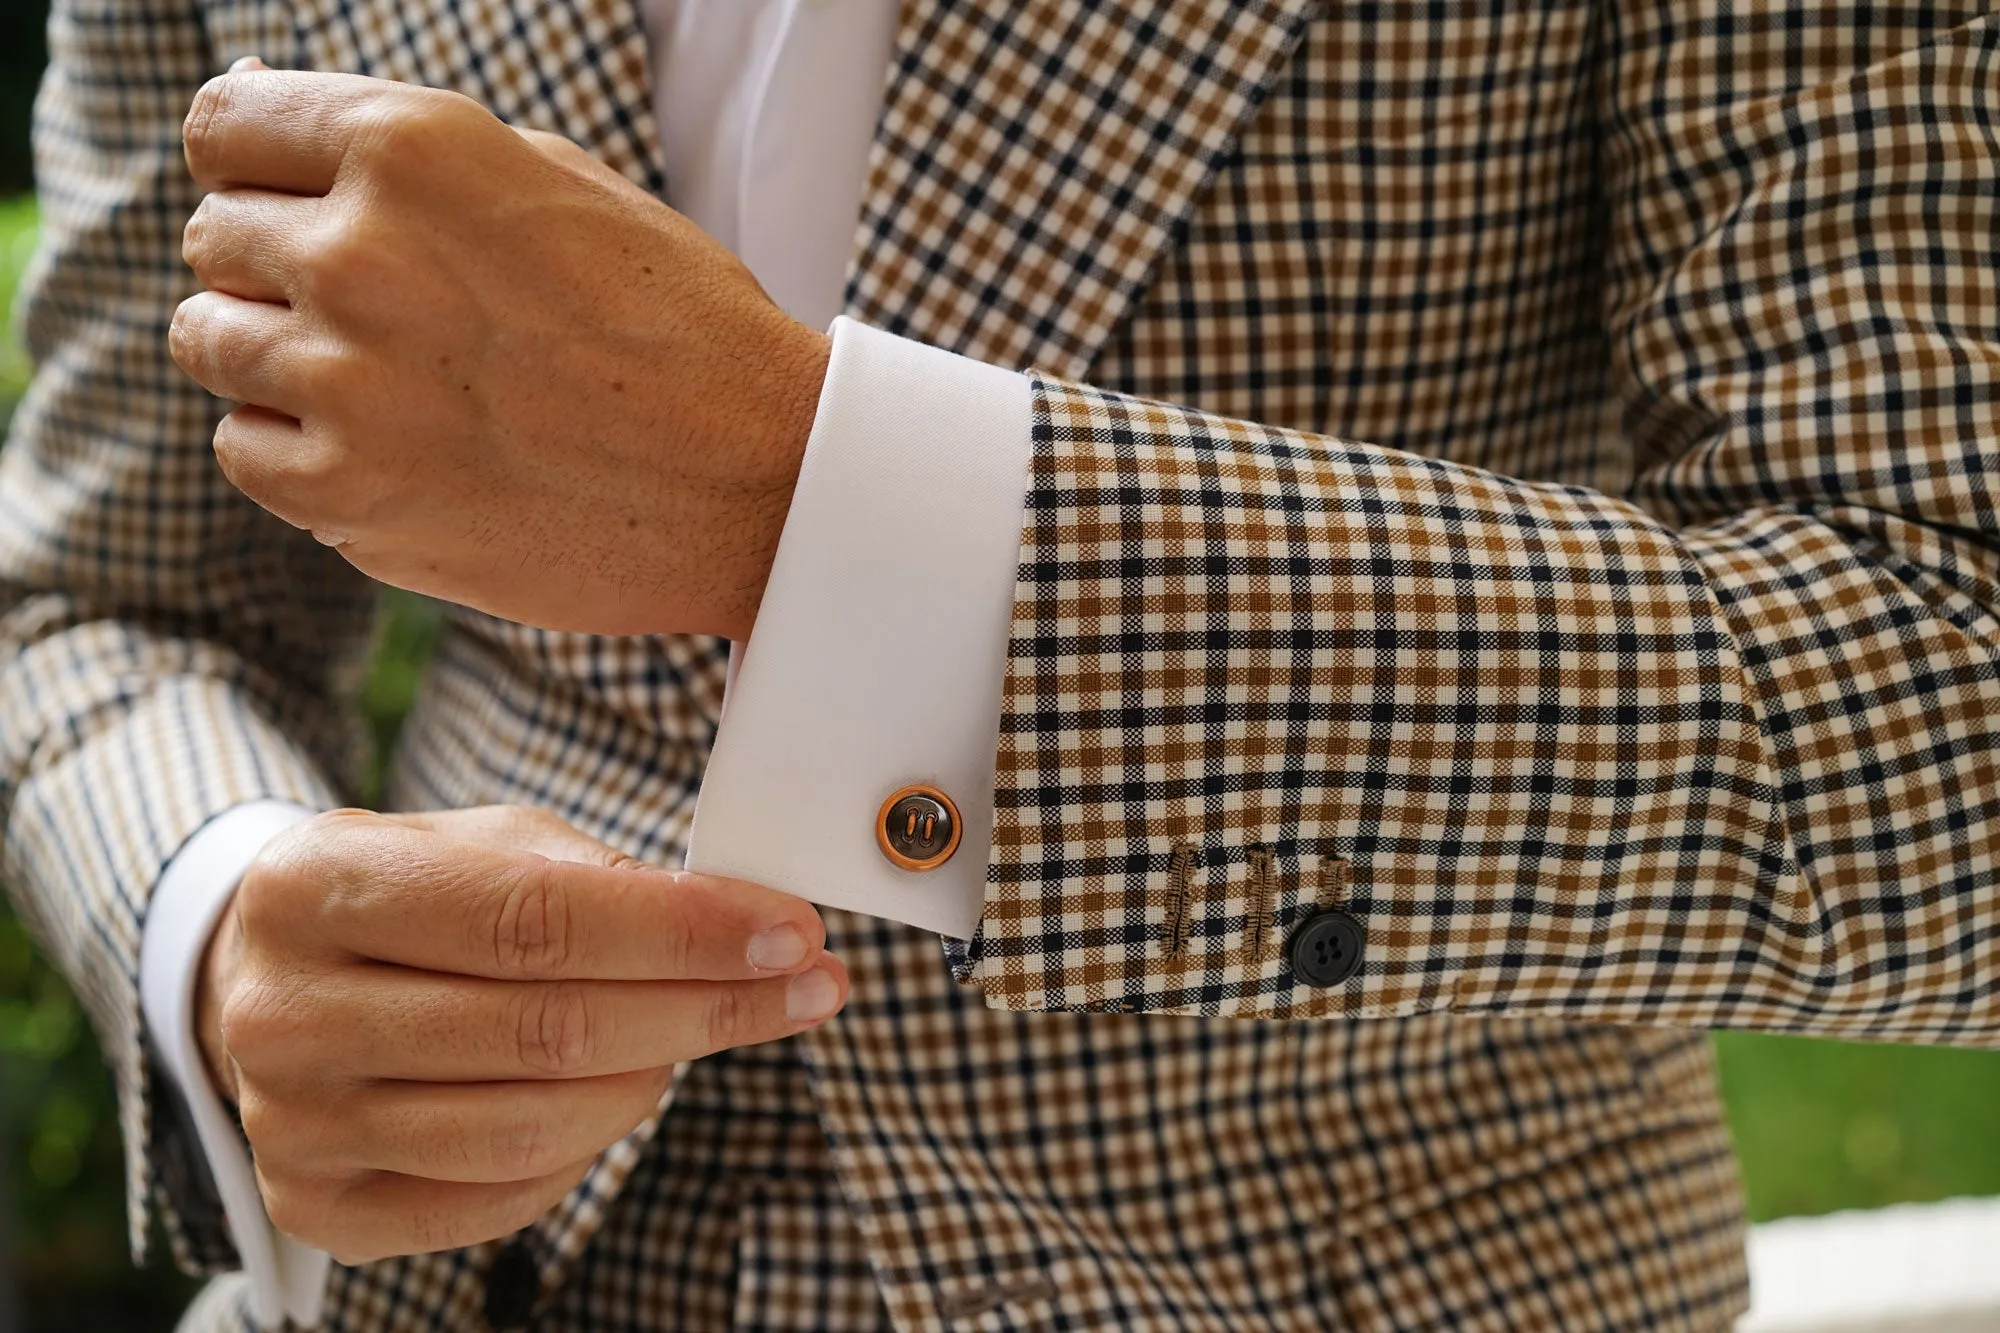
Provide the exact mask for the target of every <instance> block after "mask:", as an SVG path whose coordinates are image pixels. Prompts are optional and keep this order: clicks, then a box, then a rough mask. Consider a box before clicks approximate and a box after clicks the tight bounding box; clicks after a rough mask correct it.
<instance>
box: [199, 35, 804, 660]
mask: <svg viewBox="0 0 2000 1333" xmlns="http://www.w3.org/2000/svg"><path fill="white" fill-rule="evenodd" d="M185 137H186V151H187V161H188V166H189V168H190V170H191V171H192V172H193V174H194V177H195V179H196V181H197V182H198V183H199V184H200V185H201V186H202V187H203V188H204V189H206V190H207V191H209V194H208V197H207V198H206V199H205V200H204V201H203V203H202V204H201V206H200V208H199V210H198V211H197V212H196V213H195V215H194V217H193V219H192V220H191V221H190V222H189V223H188V226H187V232H186V237H185V242H184V253H185V255H186V258H187V262H188V263H189V265H190V266H191V267H192V268H193V269H194V271H195V274H196V275H197V276H198V277H199V278H200V279H201V281H202V283H203V284H204V285H205V286H206V287H207V288H208V290H207V291H206V292H203V293H201V294H200V295H197V296H195V297H194V298H192V299H191V300H189V301H187V302H186V303H185V304H184V305H182V306H181V308H180V310H179V312H178V313H177V315H176V317H175V319H174V323H173V328H172V332H171V336H170V345H171V347H172V350H173V354H174V356H175V358H176V359H177V360H178V361H179V362H180V364H181V365H182V367H183V368H184V369H186V371H187V372H188V373H189V374H190V375H192V376H193V377H194V378H195V379H196V380H198V381H199V382H200V383H201V384H203V385H204V386H205V387H207V388H208V389H209V390H210V391H212V392H213V393H215V394H217V395H218V396H220V397H222V398H225V399H228V400H231V401H233V402H237V403H241V404H244V406H242V407H241V408H239V409H238V410H236V411H235V412H233V413H232V414H231V415H230V416H229V417H228V418H227V419H226V420H225V421H224V422H223V423H222V425H221V428H220V429H219V430H218V431H217V432H216V435H215V453H216V457H217V459H218V460H219V461H220V462H221V465H222V468H223V471H224V472H225V473H226V474H227V475H228V477H229V479H230V480H231V481H232V482H234V483H235V484H236V485H237V486H238V487H240V488H241V489H242V490H243V491H245V492H246V493H247V494H249V495H250V497H251V498H252V499H254V500H256V501H257V502H258V503H259V504H261V505H263V506H264V507H265V508H267V509H269V510H270V511H271V512H273V513H274V514H277V515H278V516H279V517H280V518H282V519H284V520H286V521H287V522H289V523H292V524H294V525H296V526H298V527H301V528H306V529H309V530H311V531H312V532H313V533H314V534H315V535H316V536H317V537H319V539H320V540H322V541H324V542H326V543H327V544H329V545H332V546H335V547H336V548H337V549H338V550H339V551H340V552H341V554H343V555H344V556H346V557H347V559H348V560H350V561H351V562H353V563H354V564H355V565H356V566H358V567H359V568H361V569H362V570H363V571H365V572H367V573H368V574H370V575H372V576H374V577H375V578H378V579H380V580H382V581H384V582H387V583H392V584H396V585H398V586H400V587H404V588H409V589H413V590H415V591H417V592H422V593H428V594H431V595H434V596H438V597H442V598H445V599H447V600H449V601H454V602H459V603H463V604H466V605H469V606H474V607H478V608H480V609H482V610H486V611H490V612H492V613H494V614H496V615H499V616H503V617H506V618H508V619H511V620H516V621H521V622H524V623H527V624H532V625H537V626H541V627H543V628H547V629H560V630H578V631H584V632H589V633H600V634H635V633H653V632H678V633H707V634H720V635H725V636H728V637H731V638H738V639H741V638H746V637H748V635H749V632H750V628H751V626H752V624H753V623H754V621H755V619H756V613H757V606H758V603H759V602H760V601H761V600H762V597H763V589H764V584H765V582H766V580H767V579H768V577H769V574H770V568H771V560H772V557H773V555H774V554H775V552H776V549H777V544H778V536H779V534H780V533H781V532H782V530H783V528H784V521H785V515H786V513H787V511H788V510H789V508H790V505H791V496H792V491H793V488H794V486H795V483H796V481H797V477H798V470H799V462H800V459H801V457H802V456H803V454H804V451H805V444H806V437H807V435H808V434H809V433H810V431H811V428H812V421H813V417H814V415H815V413H816V411H817V408H818V402H819V392H820V386H821V383H822V382H823V380H824V379H825V375H826V365H827V358H828V355H829V347H830V344H829V340H828V339H827V338H826V337H825V335H823V334H821V333H819V332H818V331H816V330H813V329H809V328H807V327H806V326H805V325H802V324H799V323H797V322H796V321H794V320H792V319H790V318H789V317H788V316H786V315H785V314H784V313H783V312H782V311H780V310H779V309H778V307H777V306H776V305H774V304H773V303H772V302H771V300H770V298H769V297H767V296H766V295H765V294H764V292H763V290H762V289H761V288H760V287H759V286H758V285H757V282H756V280H755V279H754V278H753V277H751V275H750V273H749V271H748V270H747V269H745V268H744V267H743V266H742V265H741V264H740V263H738V262H737V260H736V259H735V258H734V257H733V256H731V255H730V254H729V253H728V252H727V251H726V250H724V249H723V248H722V246H721V245H719V244H718V243H717V242H715V241H714V240H713V239H711V238H710V237H709V236H707V235H706V234H705V233H703V232H702V231H701V230H700V229H699V228H697V227H696V226H695V225H694V224H693V223H691V222H689V221H687V220H686V219H685V218H683V217H681V216H680V215H679V214H677V213H675V212H674V211H673V210H671V209H669V208H668V207H666V206H665V205H664V204H662V203H660V202H659V201H657V200H655V199H654V198H652V197H651V196H650V195H648V194H646V193H645V192H644V191H643V190H641V189H639V188H638V187H637V186H634V185H632V184H631V183H630V182H628V181H626V180H625V179H624V178H623V177H621V176H619V175H618V174H617V173H615V172H613V171H612V170H611V169H610V168H608V167H605V166H603V165H602V164H600V163H598V162H597V161H595V160H594V159H592V158H591V157H590V156H589V155H588V154H587V153H585V152H584V151H583V150H582V149H581V148H579V147H577V146H576V145H575V144H572V143H570V142H569V141H568V140H566V139H561V138H558V137H556V136H554V135H548V134H539V133H532V132H525V131H516V130H513V129H510V128H509V127H508V126H506V125H504V124H502V123H501V122H500V121H499V120H497V119H495V118H494V117H493V116H492V115H491V114H490V113H489V112H487V111H486V110H485V109H484V108H482V107H481V106H479V105H478V104H477V103H476V102H473V101H472V100H470V99H468V98H465V97H461V96H459V95H457V94H455V93H448V92H440V91H437V90H433V89H425V88H416V87H411V86H408V85H404V84H399V83H390V82H385V81H382V80H376V79H366V78H361V77H358V76H353V75H339V74H312V73H295V72H286V71H275V70H269V69H265V68H263V67H262V66H261V65H260V64H258V62H255V61H246V62H239V64H238V66H237V67H236V69H235V70H233V71H232V72H231V73H229V74H226V75H223V76H222V77H220V78H218V79H215V80H213V81H211V82H210V83H209V84H208V85H207V86H206V87H204V88H203V89H202V90H201V92H200V94H199V96H198V97H197V98H196V99H195V102H194V106H193V109H192V110H191V111H190V113H189V115H188V119H187V124H186V130H185Z"/></svg>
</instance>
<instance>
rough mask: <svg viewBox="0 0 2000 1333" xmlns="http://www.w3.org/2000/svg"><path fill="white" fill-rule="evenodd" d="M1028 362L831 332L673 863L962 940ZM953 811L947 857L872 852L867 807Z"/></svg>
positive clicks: (981, 845) (1012, 547) (992, 729)
mask: <svg viewBox="0 0 2000 1333" xmlns="http://www.w3.org/2000/svg"><path fill="white" fill-rule="evenodd" d="M1031 427H1032V397H1031V393H1030V386H1029V381H1028V379H1027V377H1026V376H1023V375H1019V374H1015V373H1014V372H1011V371H1005V370H999V369H996V368H994V367H992V366H987V365H983V364H981V363H979V362H976V361H972V360H969V359H967V358H965V357H961V356H956V355H954V354H952V353H950V352H944V351H940V350H938V349H936V348H933V347H927V346H925V345H923V344H921V343H917V342H913V341H910V340H908V339H904V338H898V337H895V336H893V335H891V334H886V333H882V332H879V331H877V330H874V329H870V328H868V327H866V326H864V325H861V324H857V323H855V322H853V321H851V320H847V319H841V320H837V321H835V323H834V326H833V357H832V361H831V363H830V365H829V368H828V372H827V378H826V385H825V388H824V389H823V390H822V392H821V396H820V402H819V412H818V416H817V417H816V419H815V420H814V423H813V430H812V437H811V440H810V442H809V443H808V444H807V447H806V454H805V459H804V463H803V465H802V467H801V470H800V475H799V483H798V488H797V491H796V492H795V494H794V496H793V500H792V508H791V512H790V515H789V516H788V518H787V520H786V523H785V530H784V534H783V536H782V538H781V540H780V542H779V546H778V553H777V557H776V560H775V561H774V563H773V565H772V569H771V579H770V583H769V585H768V587H767V588H766V591H765V594H764V600H763V604H762V607H761V609H760V610H759V613H758V617H757V626H756V629H755V631H754V633H753V635H752V638H751V640H750V642H749V643H748V644H747V645H741V646H739V649H738V652H737V654H736V659H735V661H734V662H733V663H732V669H731V683H730V688H729V692H728V698H727V701H726V707H725V710H724V713H723V717H722V722H721V728H720V731H719V733H718V735H717V737H716V742H715V749H714V753H713V756H712V757H711V758H710V760H709V765H708V771H707V775H706V777H705V778H704V780H703V783H702V790H701V801H700V805H699V807H698V809H697V810H696V812H695V821H694V831H693V835H692V838H691V846H690V850H689V853H688V865H689V867H690V868H691V869H695V870H700V871H704V872H707V873H711V874H719V875H729V876H733V877H736V878H740V879H747V880H753V881H756V882H758V883H761V884H768V885H770V886H772V887H774V888H778V889H782V890H784V891H786V892H789V893H795V894H798V895H799V896H800V897H803V898H808V899H810V900H812V901H813V902H816V903H820V904H822V905H825V906H829V907H839V908H847V909H851V910H854V911H860V912H866V913H870V914H873V915H876V916H882V917H888V918H891V919H893V920H897V921H902V922H905V923H908V924H910V925H913V926H918V927H921V928H924V929H928V930H935V931H937V932H939V933H940V934H943V935H946V936H949V937H953V938H958V939H965V938H969V937H971V936H972V935H973V934H974V933H975V931H976V930H977V929H978V925H979V919H980V914H981V911H982V905H983V901H984V896H985V882H986V860H987V856H986V853H987V849H988V848H989V847H990V846H991V844H992V830H993V801H992V793H993V762H994V752H995V743H996V737H997V736H998V732H999V724H1000V693H1001V681H1002V678H1003V676H1004V674H1005V668H1006V662H1007V644H1008V631H1009V626H1010V624H1011V619H1012V613H1013V601H1014V585H1015V577H1016V571H1017V567H1018V563H1019V558H1020V549H1021V501H1022V495H1023V494H1024V493H1025V491H1026V487H1027V476H1028V462H1029V457H1030V453H1031V448H1032V446H1031V438H1030V434H1031ZM912 785H925V786H931V787H935V788H937V789H939V790H941V791H942V792H944V793H945V794H946V795H947V796H949V797H950V798H951V800H952V802H953V804H955V805H956V806H957V807H958V811H959V814H960V817H961V820H962V823H963V832H962V835H961V839H960V843H959V847H958V851H957V852H956V854H955V855H954V856H953V857H952V859H951V860H949V861H947V862H946V863H945V864H944V865H942V866H940V867H938V868H937V869H935V870H930V871H924V872H914V871H908V870H902V869H898V868H897V867H895V866H893V865H891V864H890V863H889V861H888V860H887V859H886V858H885V857H884V856H883V854H882V852H881V851H880V850H879V848H878V846H877V842H876V832H875V830H876V825H877V822H878V819H879V817H880V812H881V809H882V805H883V802H884V801H885V800H886V799H887V798H888V797H889V796H890V795H891V794H892V793H894V792H896V791H897V790H899V789H901V788H903V787H906V786H912Z"/></svg>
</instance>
